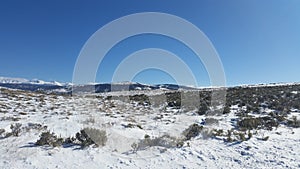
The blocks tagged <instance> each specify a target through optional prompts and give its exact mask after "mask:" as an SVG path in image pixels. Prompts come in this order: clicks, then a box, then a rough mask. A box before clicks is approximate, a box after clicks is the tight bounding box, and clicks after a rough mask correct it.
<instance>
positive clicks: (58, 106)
mask: <svg viewBox="0 0 300 169" xmlns="http://www.w3.org/2000/svg"><path fill="white" fill-rule="evenodd" d="M164 92H165V91H163V90H156V91H132V92H129V91H122V92H111V93H102V94H93V95H83V96H80V95H77V96H72V97H71V96H57V95H53V94H49V95H45V94H41V93H30V92H23V91H19V90H11V89H5V88H0V129H5V131H6V132H9V131H10V125H11V124H15V123H21V124H22V126H23V127H26V126H29V124H33V123H35V124H41V125H42V126H47V128H48V129H49V130H50V131H51V132H54V133H55V134H56V135H58V136H61V137H70V136H74V135H75V133H76V132H78V131H80V130H81V129H82V128H84V127H95V128H99V129H105V130H106V131H107V133H108V142H107V144H106V145H105V146H104V147H99V148H93V147H92V146H91V147H88V148H85V149H80V148H79V147H78V146H71V147H57V148H51V147H38V146H35V145H34V143H35V142H36V141H37V140H38V138H39V135H40V134H41V132H42V130H36V129H30V130H29V131H25V130H22V132H21V134H20V136H19V137H8V138H5V139H0V144H1V147H0V168H3V169H5V168H28V169H30V168H91V169H92V168H130V169H131V168H299V167H300V158H299V156H300V147H299V142H300V129H299V128H289V127H286V126H282V125H281V126H279V127H278V128H277V129H274V130H273V131H267V130H257V133H258V134H257V135H255V136H253V138H251V139H250V140H248V141H245V142H233V143H227V142H224V141H223V140H222V139H212V138H208V139H205V138H204V137H203V136H201V135H200V136H198V137H195V138H192V140H190V141H188V142H189V146H188V145H187V144H184V146H183V147H181V148H169V149H165V148H162V147H150V148H148V149H146V150H141V151H137V152H132V151H131V149H132V148H131V145H132V143H134V142H137V141H138V140H140V139H142V138H143V137H144V136H145V134H148V135H150V136H151V137H156V136H162V135H164V134H166V133H168V134H170V135H171V136H174V137H180V136H181V132H182V131H183V130H184V129H186V128H187V127H188V126H189V125H191V124H194V123H196V124H201V122H202V121H203V120H205V119H206V118H207V117H205V116H198V115H195V113H194V112H192V111H191V112H186V113H182V112H180V110H176V109H172V108H168V109H166V110H165V111H163V110H162V109H163V108H162V107H153V106H148V107H147V106H143V105H138V104H134V103H125V102H122V101H119V100H104V99H102V98H97V97H95V96H107V95H114V96H120V95H127V96H129V95H134V94H141V93H142V94H147V95H156V94H161V93H164ZM238 109H239V107H238V106H237V105H233V106H232V107H231V112H230V113H229V114H225V115H220V116H216V117H210V118H215V119H217V120H218V121H219V123H218V124H213V125H209V126H205V127H208V128H211V129H212V128H214V129H223V130H224V131H226V130H229V129H232V128H233V127H234V126H233V125H232V121H233V120H236V119H237V118H238V117H237V116H236V115H235V112H237V111H238ZM268 111H269V110H268ZM270 111H271V110H270ZM293 116H296V117H297V118H298V119H299V118H300V113H299V112H298V111H293V112H292V113H291V114H290V115H289V118H292V117H293ZM13 118H18V119H19V120H17V121H14V120H12V119H13ZM129 123H131V124H138V125H140V126H142V129H140V128H137V127H133V128H126V127H124V126H126V125H128V124H129ZM265 136H269V139H268V140H267V141H263V140H261V138H263V137H265Z"/></svg>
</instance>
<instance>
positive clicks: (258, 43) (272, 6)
mask: <svg viewBox="0 0 300 169" xmlns="http://www.w3.org/2000/svg"><path fill="white" fill-rule="evenodd" d="M137 12H164V13H170V14H173V15H177V16H179V17H182V18H184V19H186V20H188V21H190V22H192V23H193V24H195V25H196V26H198V27H199V28H200V29H201V30H202V31H203V32H204V33H205V34H206V35H207V36H208V38H209V39H210V40H211V41H212V43H213V44H214V46H215V48H216V50H217V51H218V53H219V56H220V58H221V60H222V63H223V66H224V69H225V74H226V78H227V84H228V85H238V84H255V83H271V82H300V74H299V73H300V1H299V0H265V1H261V0H228V1H219V0H205V1H204V0H193V1H174V0H164V1H158V0H151V1H150V0H149V1H143V0H119V1H116V0H110V1H105V2H104V1H100V0H99V1H96V0H95V1H90V0H87V1H83V0H81V1H78V0H66V1H61V0H48V1H47V0H44V1H39V0H35V1H33V0H26V1H22V0H19V1H16V0H1V1H0V76H8V77H24V78H28V79H32V78H38V79H43V80H56V81H63V82H66V81H72V74H73V68H74V64H75V62H76V58H77V56H78V54H79V52H80V50H81V48H82V46H83V45H84V43H85V42H86V41H87V39H88V38H89V37H90V36H91V35H92V34H93V33H94V32H95V31H97V30H98V29H99V28H101V27H102V26H103V25H105V24H107V23H109V22H110V21H112V20H114V19H117V18H119V17H122V16H125V15H128V14H132V13H137ZM150 47H151V48H154V47H157V48H162V49H166V50H169V51H171V52H173V53H175V54H177V55H178V56H180V57H181V58H182V59H183V60H184V61H185V62H186V63H187V64H188V65H189V66H190V68H191V69H192V70H193V72H194V74H195V75H196V77H197V80H198V83H199V85H209V82H208V77H207V73H206V71H205V69H204V67H203V65H202V64H201V63H198V62H197V61H196V60H195V57H193V56H192V55H193V53H192V52H191V51H190V50H189V49H188V48H187V47H186V46H184V45H183V44H181V43H179V42H177V41H176V40H173V39H170V38H166V37H161V36H156V35H141V36H136V37H132V38H129V39H127V40H124V41H122V42H121V43H120V44H118V45H116V46H115V47H114V48H113V49H112V50H111V51H110V52H109V53H108V54H107V56H106V57H105V59H104V60H103V63H102V64H101V66H100V68H99V70H98V71H99V72H105V73H99V75H98V76H97V81H99V82H109V81H110V80H111V76H112V74H113V70H114V69H115V68H116V66H117V65H118V63H120V62H121V61H122V59H123V58H125V57H126V56H127V55H129V54H130V53H132V52H134V51H136V50H140V49H143V48H150ZM100 74H101V75H100ZM134 80H135V81H139V82H142V83H168V82H174V81H173V79H172V78H171V77H169V76H168V75H167V74H166V73H163V72H160V71H157V70H149V71H146V72H141V73H140V74H138V75H137V76H136V78H135V79H134Z"/></svg>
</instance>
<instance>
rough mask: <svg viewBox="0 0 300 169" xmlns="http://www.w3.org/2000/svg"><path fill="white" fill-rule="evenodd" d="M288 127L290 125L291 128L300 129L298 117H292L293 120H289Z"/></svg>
mask: <svg viewBox="0 0 300 169" xmlns="http://www.w3.org/2000/svg"><path fill="white" fill-rule="evenodd" d="M287 125H288V126H289V127H294V128H298V127H300V120H297V117H296V116H293V117H292V120H288V121H287Z"/></svg>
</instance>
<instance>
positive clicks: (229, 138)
mask: <svg viewBox="0 0 300 169" xmlns="http://www.w3.org/2000/svg"><path fill="white" fill-rule="evenodd" d="M226 141H227V142H233V139H232V138H231V130H227V138H226Z"/></svg>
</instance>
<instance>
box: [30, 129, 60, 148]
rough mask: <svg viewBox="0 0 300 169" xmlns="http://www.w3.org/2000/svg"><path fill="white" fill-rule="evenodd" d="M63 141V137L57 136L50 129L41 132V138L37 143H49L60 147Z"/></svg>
mask: <svg viewBox="0 0 300 169" xmlns="http://www.w3.org/2000/svg"><path fill="white" fill-rule="evenodd" d="M63 142H64V139H63V138H60V137H57V136H56V135H55V134H54V133H50V132H49V131H47V132H43V133H42V134H41V136H40V139H39V140H37V141H36V143H35V145H38V146H44V145H48V146H51V147H58V146H61V145H62V144H63Z"/></svg>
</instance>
